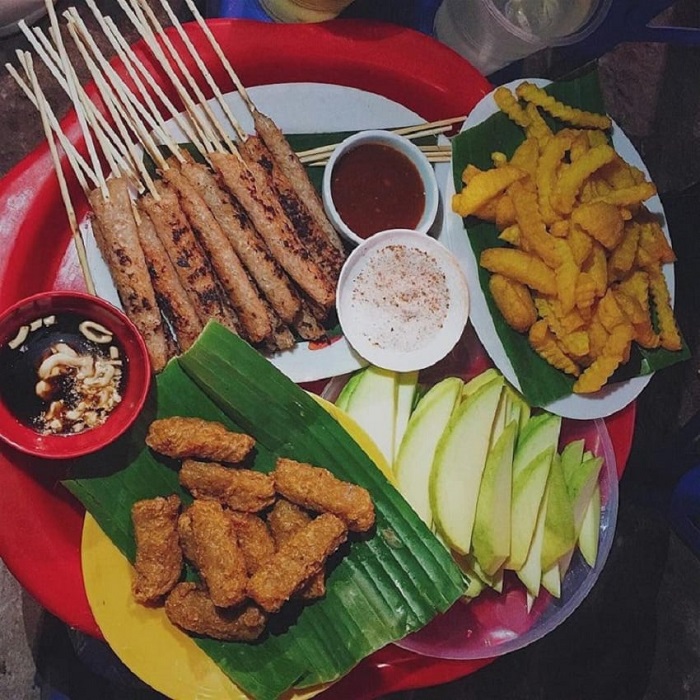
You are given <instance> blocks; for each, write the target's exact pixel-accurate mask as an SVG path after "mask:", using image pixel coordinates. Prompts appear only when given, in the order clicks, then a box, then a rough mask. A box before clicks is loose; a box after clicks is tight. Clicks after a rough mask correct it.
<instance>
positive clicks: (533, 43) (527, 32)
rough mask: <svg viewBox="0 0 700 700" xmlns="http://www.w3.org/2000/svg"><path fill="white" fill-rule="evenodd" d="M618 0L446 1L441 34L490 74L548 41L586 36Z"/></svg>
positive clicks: (439, 20)
mask: <svg viewBox="0 0 700 700" xmlns="http://www.w3.org/2000/svg"><path fill="white" fill-rule="evenodd" d="M611 2H612V0H575V1H572V0H444V2H443V3H442V5H441V6H440V8H439V9H438V11H437V14H436V15H435V35H436V37H437V38H438V40H439V41H441V42H443V43H444V44H447V45H448V46H450V47H451V48H452V49H454V50H455V51H457V53H459V54H460V55H462V56H463V57H464V58H466V59H467V60H468V61H469V62H470V63H471V64H472V65H473V66H474V67H475V68H477V69H478V70H479V71H481V72H482V73H483V74H484V75H488V74H490V73H493V72H494V71H496V70H498V69H500V68H503V67H504V66H507V65H508V64H509V63H512V62H513V61H517V60H519V59H521V58H525V57H526V56H529V55H530V54H533V53H535V52H536V51H539V50H540V49H543V48H545V47H548V46H562V45H564V44H572V43H575V42H577V41H581V40H582V39H584V38H585V37H586V36H588V35H589V34H590V33H591V32H592V31H593V30H594V29H596V28H597V27H598V26H599V25H600V23H601V22H602V21H603V19H605V16H606V15H607V12H608V9H609V7H610V4H611Z"/></svg>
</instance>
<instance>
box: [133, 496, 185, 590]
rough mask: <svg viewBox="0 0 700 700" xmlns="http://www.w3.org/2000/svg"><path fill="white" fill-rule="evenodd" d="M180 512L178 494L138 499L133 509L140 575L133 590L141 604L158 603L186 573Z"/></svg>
mask: <svg viewBox="0 0 700 700" xmlns="http://www.w3.org/2000/svg"><path fill="white" fill-rule="evenodd" d="M179 514H180V499H179V498H178V497H177V496H175V495H172V496H169V497H168V498H163V497H161V496H159V497H157V498H151V499H147V500H143V501H137V502H136V503H134V505H133V506H132V508H131V521H132V523H133V525H134V536H135V538H136V559H135V562H134V568H135V570H136V577H135V578H134V581H133V583H132V590H133V593H134V598H135V599H136V600H137V601H138V602H139V603H144V604H153V603H157V602H158V601H159V600H160V599H161V598H162V597H163V596H164V595H166V594H167V593H168V592H170V590H171V589H172V588H173V586H175V584H176V583H177V582H178V579H179V578H180V575H181V574H182V551H181V550H180V544H179V541H178V531H177V520H178V516H179Z"/></svg>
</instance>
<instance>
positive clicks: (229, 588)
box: [178, 500, 248, 608]
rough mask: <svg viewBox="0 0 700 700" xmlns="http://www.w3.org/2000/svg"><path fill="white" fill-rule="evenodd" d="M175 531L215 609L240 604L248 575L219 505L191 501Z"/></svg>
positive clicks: (228, 522)
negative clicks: (215, 606) (202, 581)
mask: <svg viewBox="0 0 700 700" xmlns="http://www.w3.org/2000/svg"><path fill="white" fill-rule="evenodd" d="M178 531H179V536H180V541H181V543H182V548H183V550H184V551H185V555H186V556H187V558H188V559H189V560H190V561H191V562H192V563H193V564H194V565H195V566H196V567H197V570H198V571H199V573H200V575H201V577H202V579H203V580H204V582H205V583H206V586H207V590H208V591H209V596H210V597H211V600H212V602H213V603H214V605H217V606H219V607H222V608H228V607H230V606H232V605H239V604H240V603H242V602H243V601H244V600H245V596H246V592H245V590H246V583H247V581H248V572H247V571H246V565H245V559H244V558H243V552H242V551H241V548H240V547H239V546H238V541H237V540H236V535H235V533H234V532H233V527H232V525H231V521H230V520H229V518H228V515H227V514H226V513H225V512H224V509H223V508H222V506H221V504H220V503H217V502H216V501H197V500H195V501H193V502H192V505H191V506H190V507H189V508H188V509H187V510H186V511H185V512H184V513H183V514H182V515H181V516H180V518H179V522H178Z"/></svg>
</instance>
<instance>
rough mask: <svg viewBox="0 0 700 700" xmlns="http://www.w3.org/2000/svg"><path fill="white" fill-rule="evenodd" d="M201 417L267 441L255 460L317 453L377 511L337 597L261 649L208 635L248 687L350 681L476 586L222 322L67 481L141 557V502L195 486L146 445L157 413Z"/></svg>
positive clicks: (307, 611) (338, 563) (207, 646)
mask: <svg viewBox="0 0 700 700" xmlns="http://www.w3.org/2000/svg"><path fill="white" fill-rule="evenodd" d="M170 415H190V416H201V417H203V418H207V419H211V420H218V421H221V422H223V423H224V424H226V425H227V426H229V427H230V428H232V429H234V430H244V431H246V432H249V433H250V434H252V435H254V436H255V438H256V441H257V443H256V450H255V458H254V462H253V468H254V469H259V470H262V471H269V470H271V469H272V468H273V467H274V462H275V459H276V458H277V457H278V456H282V455H283V456H287V457H291V458H293V459H297V460H303V461H308V462H311V463H313V464H317V465H322V466H324V467H326V468H327V469H330V470H331V471H333V472H334V473H335V474H337V475H338V476H339V477H340V478H343V479H348V480H352V481H353V482H355V483H358V484H361V485H362V486H364V487H366V488H367V489H369V491H370V492H371V494H372V496H373V499H374V502H375V507H376V513H377V524H376V528H375V529H374V530H373V532H372V533H370V535H369V536H364V537H352V538H351V541H350V543H349V544H348V545H347V547H346V550H344V551H343V552H342V557H341V556H337V557H335V558H334V559H333V560H332V561H331V563H330V571H329V575H328V591H327V594H326V596H325V597H324V598H323V599H322V600H320V601H318V602H315V603H314V604H312V605H307V606H304V607H301V608H299V609H296V608H293V607H292V606H289V608H290V609H289V610H285V611H283V613H281V614H280V616H278V618H277V619H276V620H275V621H274V624H273V625H272V626H271V628H270V630H269V631H268V633H267V634H266V636H265V637H264V638H263V639H262V640H261V641H260V642H259V643H256V644H253V645H250V644H242V643H234V642H218V641H213V640H208V639H199V638H198V639H197V640H196V641H197V643H198V644H199V645H200V646H201V648H202V649H203V650H204V651H205V652H206V653H207V654H208V655H209V656H210V657H211V658H212V659H213V660H214V661H215V662H216V663H217V664H218V665H219V666H220V667H221V669H222V670H223V671H224V672H225V673H226V674H227V675H228V676H229V677H230V678H231V679H232V680H233V681H234V682H235V683H236V684H237V685H238V686H239V687H240V688H242V689H243V690H244V691H245V692H247V693H249V694H250V695H251V696H253V697H255V698H260V699H261V700H267V699H268V698H270V699H271V698H276V697H278V696H279V695H281V694H282V693H284V692H285V691H286V690H288V689H289V688H291V687H296V688H306V687H310V686H314V685H317V684H319V683H325V682H329V681H332V680H335V679H337V678H339V677H340V676H342V675H344V674H345V673H347V672H348V671H349V670H350V669H351V668H352V667H353V666H354V665H356V664H357V663H358V662H359V661H360V660H361V659H362V658H364V657H365V656H367V655H369V654H371V653H372V652H373V651H375V650H377V649H379V648H381V647H383V646H385V645H386V644H388V643H390V642H392V641H395V640H397V639H400V638H402V637H404V636H405V635H407V634H409V633H411V632H413V631H415V630H417V629H419V628H420V627H422V626H423V625H425V624H426V623H427V622H428V621H430V620H431V619H432V618H433V617H434V616H435V615H436V614H437V613H438V612H443V611H445V610H447V609H448V608H449V607H450V606H451V605H452V604H453V603H454V602H455V601H456V600H457V599H458V598H459V596H460V595H461V593H462V592H463V590H464V580H463V577H462V575H461V573H460V572H459V570H458V568H457V567H456V565H455V564H454V562H453V561H452V558H451V557H450V555H449V553H448V552H447V551H446V550H445V548H444V547H443V546H442V545H441V544H440V543H439V542H438V540H437V539H436V538H435V537H434V535H433V534H432V533H431V532H430V531H429V530H428V529H427V528H426V527H425V525H423V523H422V522H421V521H420V519H419V518H417V516H416V515H415V514H414V512H413V511H412V509H411V508H410V507H409V506H408V505H407V504H406V502H405V501H404V500H403V498H402V497H401V496H400V495H399V494H398V492H397V491H396V490H395V489H394V488H393V487H392V486H391V485H390V484H389V482H388V481H387V480H386V478H385V477H384V476H383V474H382V473H381V472H380V471H379V470H378V469H377V468H376V466H375V465H374V464H373V463H372V462H371V460H370V459H369V458H368V457H367V455H366V454H365V453H364V451H363V450H362V449H361V448H360V447H359V446H358V445H357V443H355V441H354V440H353V439H352V438H351V437H350V436H349V435H348V434H347V433H346V432H345V430H344V429H343V428H342V427H341V426H340V425H339V424H338V423H337V422H336V421H335V419H333V418H332V417H331V416H330V415H329V414H328V413H327V412H326V411H325V410H324V409H323V408H322V407H321V406H320V405H319V404H318V403H317V402H316V401H315V400H314V399H313V398H312V397H311V396H309V395H308V394H306V393H305V392H304V391H303V390H302V389H300V388H299V387H297V386H296V385H295V384H293V383H292V382H291V381H289V380H288V379H287V378H286V377H285V376H284V375H283V374H281V373H280V372H279V371H278V370H276V369H275V368H274V367H273V366H272V365H270V363H269V362H267V360H265V359H264V358H263V357H262V356H260V355H259V354H258V353H257V352H256V351H255V350H253V349H252V348H251V347H250V346H249V345H247V344H246V343H245V342H244V341H242V340H241V339H239V338H238V337H236V336H234V335H232V334H231V333H230V332H228V331H227V330H226V329H224V328H222V327H221V326H219V325H217V324H215V323H210V324H209V325H208V326H207V328H206V329H205V331H204V333H203V334H202V336H201V337H200V338H199V340H198V341H197V342H196V343H195V345H194V346H193V347H192V348H191V349H190V350H189V351H188V352H187V353H185V354H184V355H183V356H181V357H180V358H178V359H176V360H173V361H171V362H170V364H169V365H168V366H167V368H166V369H165V371H164V372H162V373H161V375H160V376H159V377H158V378H157V381H156V386H155V391H154V395H153V397H152V401H151V402H150V404H149V406H148V407H147V409H146V411H145V412H144V414H143V415H142V416H141V417H140V418H139V421H138V424H137V426H136V427H135V429H134V430H133V431H132V432H131V433H130V435H129V436H128V437H126V438H125V439H124V440H122V442H121V443H120V444H118V445H116V446H114V447H113V448H111V449H110V450H107V451H106V452H103V453H101V454H100V455H99V457H97V458H95V459H87V460H85V461H83V462H81V463H79V464H78V465H77V466H76V473H75V475H74V478H72V479H70V480H68V481H66V482H64V483H65V485H66V487H67V488H68V489H69V490H70V491H71V492H72V493H73V494H74V495H75V496H76V497H77V498H78V499H79V500H80V501H81V502H82V503H83V504H84V506H85V507H86V509H87V510H89V511H90V513H91V514H92V515H93V516H94V517H95V519H96V520H97V522H98V523H99V525H100V527H101V528H102V529H103V531H104V532H105V533H106V534H107V536H108V537H109V538H110V539H111V540H112V541H113V542H114V543H115V545H116V546H117V547H118V548H119V549H120V551H121V552H122V553H123V554H124V555H125V556H126V557H127V558H128V559H129V560H130V561H132V562H133V560H134V554H135V547H134V537H133V529H132V525H131V518H130V510H131V506H132V504H133V503H134V502H135V501H137V500H139V499H141V498H148V497H153V496H156V495H165V494H170V493H178V494H179V495H180V496H181V497H182V498H183V499H185V500H187V499H188V496H187V494H186V493H184V492H183V491H182V490H181V488H180V486H179V484H178V480H177V465H176V464H175V463H173V462H171V461H169V460H166V459H161V458H159V457H158V456H156V455H155V454H153V453H152V452H150V451H149V450H148V449H147V448H145V446H144V442H143V436H144V432H145V430H146V429H147V426H148V424H149V423H150V421H151V420H152V419H153V418H155V417H166V416H170Z"/></svg>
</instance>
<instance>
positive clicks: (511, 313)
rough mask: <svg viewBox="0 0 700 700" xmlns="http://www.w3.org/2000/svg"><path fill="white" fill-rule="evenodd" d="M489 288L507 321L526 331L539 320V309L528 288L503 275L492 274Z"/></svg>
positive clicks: (521, 331) (510, 324) (520, 330)
mask: <svg viewBox="0 0 700 700" xmlns="http://www.w3.org/2000/svg"><path fill="white" fill-rule="evenodd" d="M489 289H490V290H491V294H492V295H493V299H494V301H495V302H496V306H497V307H498V309H499V311H500V312H501V314H502V315H503V318H504V319H505V320H506V323H507V324H508V325H509V326H510V327H511V328H513V329H514V330H516V331H518V332H519V333H524V332H525V331H527V330H528V329H529V328H530V326H531V325H532V324H533V323H534V322H535V321H536V320H537V310H536V309H535V304H534V302H533V301H532V296H531V294H530V292H529V290H528V288H527V287H526V286H525V285H524V284H521V283H520V282H516V281H514V280H511V279H508V277H504V276H503V275H491V279H490V280H489Z"/></svg>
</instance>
